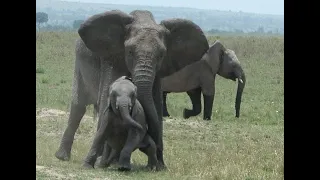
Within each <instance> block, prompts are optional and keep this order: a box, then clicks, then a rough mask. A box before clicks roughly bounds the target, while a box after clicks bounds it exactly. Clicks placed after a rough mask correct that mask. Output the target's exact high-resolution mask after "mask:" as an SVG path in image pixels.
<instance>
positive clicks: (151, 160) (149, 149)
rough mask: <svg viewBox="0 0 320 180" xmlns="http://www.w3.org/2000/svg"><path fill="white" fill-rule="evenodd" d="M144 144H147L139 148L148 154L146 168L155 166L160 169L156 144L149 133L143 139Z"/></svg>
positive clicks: (151, 168) (150, 168)
mask: <svg viewBox="0 0 320 180" xmlns="http://www.w3.org/2000/svg"><path fill="white" fill-rule="evenodd" d="M143 144H144V145H146V146H144V147H141V148H139V150H140V151H141V152H143V153H144V154H146V155H147V156H148V164H147V166H146V168H147V169H149V170H153V168H154V167H155V168H156V170H159V168H160V167H159V163H158V160H157V146H156V144H155V143H154V141H153V140H152V138H151V137H150V136H148V135H146V136H145V138H144V140H143Z"/></svg>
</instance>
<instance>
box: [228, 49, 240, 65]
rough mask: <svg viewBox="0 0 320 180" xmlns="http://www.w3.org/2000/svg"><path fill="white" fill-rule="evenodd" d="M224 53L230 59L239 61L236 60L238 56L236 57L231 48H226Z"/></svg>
mask: <svg viewBox="0 0 320 180" xmlns="http://www.w3.org/2000/svg"><path fill="white" fill-rule="evenodd" d="M226 54H227V55H228V56H229V57H230V58H231V59H232V60H234V61H236V62H238V63H240V61H239V60H238V57H237V55H236V53H235V52H234V51H233V50H231V49H227V50H226Z"/></svg>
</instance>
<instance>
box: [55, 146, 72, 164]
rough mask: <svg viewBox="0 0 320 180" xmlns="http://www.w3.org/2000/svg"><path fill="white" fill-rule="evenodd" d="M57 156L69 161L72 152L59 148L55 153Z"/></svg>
mask: <svg viewBox="0 0 320 180" xmlns="http://www.w3.org/2000/svg"><path fill="white" fill-rule="evenodd" d="M55 157H56V158H58V159H59V160H61V161H69V160H70V152H68V151H66V150H65V149H63V148H59V150H58V151H57V152H56V153H55Z"/></svg>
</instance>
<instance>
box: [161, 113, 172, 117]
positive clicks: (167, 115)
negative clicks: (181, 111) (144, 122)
mask: <svg viewBox="0 0 320 180" xmlns="http://www.w3.org/2000/svg"><path fill="white" fill-rule="evenodd" d="M162 116H163V117H170V114H169V113H168V112H163V115H162Z"/></svg>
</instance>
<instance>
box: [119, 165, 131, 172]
mask: <svg viewBox="0 0 320 180" xmlns="http://www.w3.org/2000/svg"><path fill="white" fill-rule="evenodd" d="M130 170H131V165H130V164H122V165H120V167H119V168H118V171H130Z"/></svg>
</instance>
